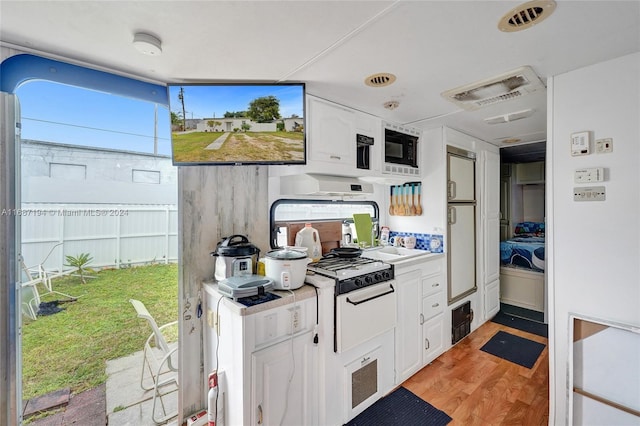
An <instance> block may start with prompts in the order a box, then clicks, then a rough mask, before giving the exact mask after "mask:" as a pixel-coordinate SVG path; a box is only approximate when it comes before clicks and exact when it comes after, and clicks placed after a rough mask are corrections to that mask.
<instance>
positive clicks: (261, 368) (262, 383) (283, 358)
mask: <svg viewBox="0 0 640 426" xmlns="http://www.w3.org/2000/svg"><path fill="white" fill-rule="evenodd" d="M312 334H313V333H311V332H309V333H305V334H302V335H299V336H296V337H295V338H293V339H290V340H287V341H284V342H281V343H278V344H276V345H273V346H271V347H268V348H265V349H262V350H259V351H257V352H254V353H253V354H252V356H251V392H252V395H251V398H252V404H251V405H252V406H253V414H252V418H251V424H253V425H308V424H314V422H313V397H314V392H315V386H312V383H313V382H314V380H313V377H312V375H313V374H314V370H315V369H314V368H313V366H314V365H315V360H314V357H315V351H314V350H313V347H314V345H313V335H312Z"/></svg>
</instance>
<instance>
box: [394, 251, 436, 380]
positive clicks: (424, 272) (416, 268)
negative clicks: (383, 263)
mask: <svg viewBox="0 0 640 426" xmlns="http://www.w3.org/2000/svg"><path fill="white" fill-rule="evenodd" d="M443 264H444V257H442V256H437V257H431V258H427V259H423V260H421V261H420V262H418V263H412V264H410V265H406V266H404V265H395V270H396V282H397V283H398V325H397V327H396V384H400V383H402V382H403V381H405V380H406V379H408V378H409V377H411V375H412V374H414V373H415V372H416V371H418V370H419V369H420V368H422V367H423V366H424V365H426V364H428V363H429V362H431V361H433V360H434V359H435V358H436V357H437V356H438V355H440V354H441V353H442V352H443V351H444V348H445V344H444V343H445V338H444V337H445V328H444V313H443V312H444V308H445V306H446V294H445V291H444V290H445V285H444V284H445V282H444V274H443Z"/></svg>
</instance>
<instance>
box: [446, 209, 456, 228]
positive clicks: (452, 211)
mask: <svg viewBox="0 0 640 426" xmlns="http://www.w3.org/2000/svg"><path fill="white" fill-rule="evenodd" d="M448 216H449V217H448V219H449V225H455V224H456V221H457V219H456V208H455V207H453V206H450V207H449V215H448Z"/></svg>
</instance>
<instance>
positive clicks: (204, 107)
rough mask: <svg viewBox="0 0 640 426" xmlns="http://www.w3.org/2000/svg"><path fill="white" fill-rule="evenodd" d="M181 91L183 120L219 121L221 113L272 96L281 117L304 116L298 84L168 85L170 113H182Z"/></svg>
mask: <svg viewBox="0 0 640 426" xmlns="http://www.w3.org/2000/svg"><path fill="white" fill-rule="evenodd" d="M180 88H184V106H185V111H186V113H185V115H186V118H213V117H214V115H215V117H218V118H221V117H224V113H225V112H227V111H229V112H236V111H246V110H247V109H249V103H250V102H251V101H253V100H254V99H256V98H260V97H264V96H270V95H273V96H275V97H276V98H277V99H278V100H279V101H280V115H281V116H282V117H283V118H286V117H291V115H292V114H296V115H297V116H298V117H304V111H303V108H304V101H303V89H302V86H297V85H228V84H222V85H216V84H212V85H207V84H200V85H184V84H183V85H176V86H169V105H170V108H171V111H173V112H175V113H180V114H182V103H181V102H180V99H179V98H178V93H179V92H180Z"/></svg>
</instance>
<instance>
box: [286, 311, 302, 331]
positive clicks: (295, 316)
mask: <svg viewBox="0 0 640 426" xmlns="http://www.w3.org/2000/svg"><path fill="white" fill-rule="evenodd" d="M289 311H290V312H291V332H292V333H297V332H298V331H300V329H301V328H302V312H301V310H300V306H294V307H293V308H291V309H289Z"/></svg>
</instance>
